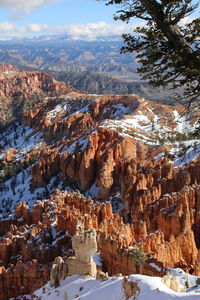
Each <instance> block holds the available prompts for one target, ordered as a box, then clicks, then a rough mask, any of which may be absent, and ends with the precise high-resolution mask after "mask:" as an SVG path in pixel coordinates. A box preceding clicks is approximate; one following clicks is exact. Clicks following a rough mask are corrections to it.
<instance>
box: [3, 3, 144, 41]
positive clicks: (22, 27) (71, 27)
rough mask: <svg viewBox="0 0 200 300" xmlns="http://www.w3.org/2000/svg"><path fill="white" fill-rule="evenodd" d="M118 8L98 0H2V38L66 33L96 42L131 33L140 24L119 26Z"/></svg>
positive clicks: (135, 22) (75, 37) (73, 37)
mask: <svg viewBox="0 0 200 300" xmlns="http://www.w3.org/2000/svg"><path fill="white" fill-rule="evenodd" d="M116 10H117V7H115V6H112V5H111V6H106V5H105V1H102V0H100V1H96V0H0V36H1V37H6V36H27V35H28V36H38V35H46V34H47V35H49V34H62V35H63V34H64V35H68V36H69V38H71V39H86V40H94V39H95V38H99V37H101V36H104V37H109V36H112V35H121V34H122V33H124V32H130V31H132V29H133V28H134V27H135V26H136V25H138V22H139V21H138V20H134V21H133V22H132V24H125V23H122V22H121V23H120V22H119V21H118V22H117V23H116V22H115V21H114V20H113V15H114V13H115V12H116Z"/></svg>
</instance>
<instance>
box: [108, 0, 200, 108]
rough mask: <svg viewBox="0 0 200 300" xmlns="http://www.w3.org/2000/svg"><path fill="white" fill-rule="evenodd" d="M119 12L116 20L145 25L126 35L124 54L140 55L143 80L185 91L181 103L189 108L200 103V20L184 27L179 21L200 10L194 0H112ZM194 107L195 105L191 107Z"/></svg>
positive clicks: (194, 20)
mask: <svg viewBox="0 0 200 300" xmlns="http://www.w3.org/2000/svg"><path fill="white" fill-rule="evenodd" d="M106 2H107V5H112V4H117V5H119V7H120V9H119V10H118V11H117V15H116V16H115V19H116V20H117V19H120V20H122V21H125V22H129V20H130V19H131V18H139V19H142V20H145V21H146V26H143V27H138V28H137V29H136V30H135V33H136V34H135V33H134V34H133V35H132V34H124V35H123V38H124V41H125V46H124V47H123V48H122V52H133V51H136V52H137V58H138V60H139V62H140V63H141V67H140V68H139V69H138V71H139V73H140V74H141V75H142V78H143V79H145V80H148V81H149V83H150V84H151V85H153V86H166V85H168V84H169V85H170V88H171V89H175V88H180V87H181V88H183V93H182V94H180V95H176V96H177V98H178V99H185V100H187V104H188V107H190V108H192V107H193V106H198V105H199V101H200V49H199V46H200V41H199V37H200V18H196V19H192V18H191V21H190V23H189V24H188V25H187V27H186V26H183V25H182V23H180V21H182V20H183V19H184V18H185V17H188V16H189V15H190V14H191V13H193V12H194V11H195V10H197V8H198V5H199V4H198V1H193V0H135V1H133V0H132V1H129V0H110V1H106ZM191 104H192V105H191Z"/></svg>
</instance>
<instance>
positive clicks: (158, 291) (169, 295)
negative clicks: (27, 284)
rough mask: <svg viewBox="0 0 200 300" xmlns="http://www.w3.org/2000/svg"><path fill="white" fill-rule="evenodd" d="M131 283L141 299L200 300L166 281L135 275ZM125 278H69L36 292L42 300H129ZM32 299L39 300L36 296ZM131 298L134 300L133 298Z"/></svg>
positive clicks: (199, 294)
mask: <svg viewBox="0 0 200 300" xmlns="http://www.w3.org/2000/svg"><path fill="white" fill-rule="evenodd" d="M130 280H131V281H133V282H135V281H136V282H137V284H138V286H139V288H140V292H139V294H138V296H137V300H172V299H175V298H176V299H179V298H183V299H184V300H199V299H200V293H194V292H189V293H177V292H174V291H172V290H171V289H170V288H168V287H167V286H166V285H165V284H163V283H162V281H161V280H162V278H159V277H149V276H145V275H131V276H130ZM122 283H123V278H122V277H112V278H109V279H108V280H107V281H100V280H95V279H93V278H87V277H85V278H84V277H81V276H79V275H74V276H71V277H68V278H66V279H65V280H64V281H62V282H61V283H60V285H59V286H58V287H57V288H54V287H51V286H50V284H49V283H47V284H46V285H45V286H44V287H42V288H41V289H39V290H37V291H36V292H34V295H35V296H37V297H40V298H39V299H41V300H54V299H57V300H61V299H67V300H74V299H81V300H83V299H84V300H125V299H126V297H125V294H124V289H123V286H122ZM32 299H37V298H36V297H34V298H32ZM130 299H134V298H133V297H132V298H130Z"/></svg>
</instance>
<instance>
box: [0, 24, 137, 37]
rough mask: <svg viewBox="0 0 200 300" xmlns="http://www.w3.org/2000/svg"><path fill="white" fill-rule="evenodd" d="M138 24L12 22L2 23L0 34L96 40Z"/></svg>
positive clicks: (123, 31)
mask: <svg viewBox="0 0 200 300" xmlns="http://www.w3.org/2000/svg"><path fill="white" fill-rule="evenodd" d="M135 27H136V25H131V24H124V23H123V24H117V23H115V24H107V23H105V22H103V21H102V22H98V23H88V24H65V25H58V26H49V25H46V24H29V25H27V26H17V25H14V24H11V23H0V34H4V35H5V34H7V35H10V36H12V35H42V34H62V35H67V36H68V37H69V38H70V39H83V40H95V39H97V38H101V37H108V38H109V37H111V36H120V35H121V34H122V33H126V32H131V31H132V30H133V29H134V28H135Z"/></svg>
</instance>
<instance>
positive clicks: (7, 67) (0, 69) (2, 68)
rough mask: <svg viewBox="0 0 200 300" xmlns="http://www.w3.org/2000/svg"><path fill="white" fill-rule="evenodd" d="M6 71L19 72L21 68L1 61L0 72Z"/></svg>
mask: <svg viewBox="0 0 200 300" xmlns="http://www.w3.org/2000/svg"><path fill="white" fill-rule="evenodd" d="M4 72H7V73H9V72H19V69H17V68H16V67H15V66H12V65H10V64H2V63H0V73H4Z"/></svg>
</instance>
